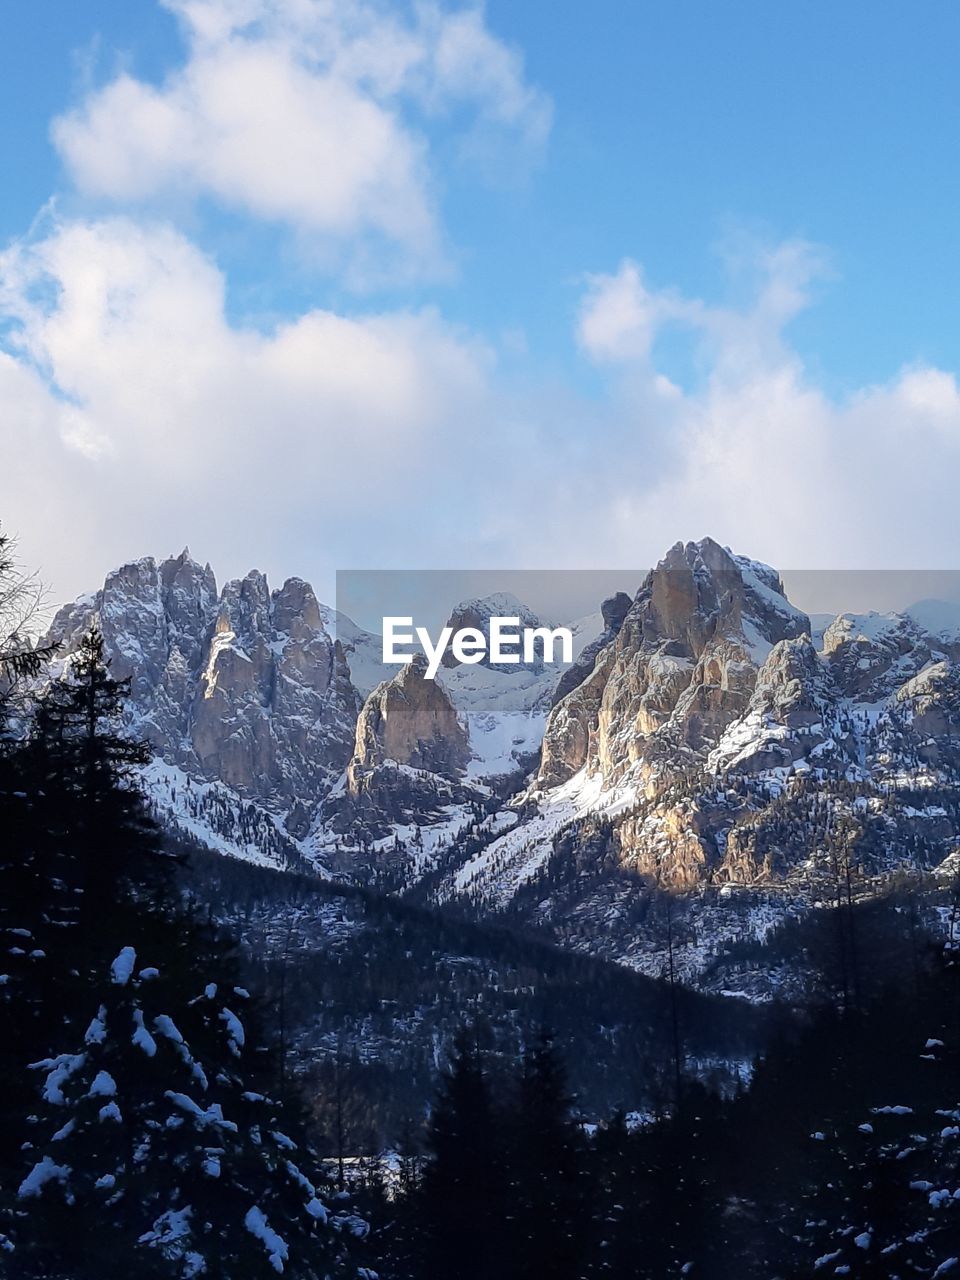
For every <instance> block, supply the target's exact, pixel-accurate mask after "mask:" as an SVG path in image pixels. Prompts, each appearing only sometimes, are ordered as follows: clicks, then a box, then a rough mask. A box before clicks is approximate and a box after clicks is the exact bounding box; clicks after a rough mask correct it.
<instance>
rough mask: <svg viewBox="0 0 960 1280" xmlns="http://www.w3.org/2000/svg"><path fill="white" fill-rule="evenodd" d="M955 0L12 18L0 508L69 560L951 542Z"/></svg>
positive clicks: (890, 564)
mask: <svg viewBox="0 0 960 1280" xmlns="http://www.w3.org/2000/svg"><path fill="white" fill-rule="evenodd" d="M958 46H960V9H958V8H957V6H956V5H954V4H951V3H949V2H948V0H942V2H939V3H929V2H924V0H921V2H920V3H914V4H910V5H907V4H905V3H888V2H885V0H879V2H874V3H870V4H867V3H859V2H857V0H849V3H845V4H844V5H842V6H841V5H836V4H833V3H831V4H826V3H819V2H818V0H810V2H807V3H804V4H802V5H801V4H779V5H770V4H769V3H767V2H766V0H750V2H747V0H728V2H727V3H724V4H722V5H717V4H713V3H708V2H707V0H698V2H694V0H672V2H671V3H665V2H664V3H638V4H624V3H622V0H620V2H618V3H613V2H612V0H596V2H595V3H594V4H592V5H589V6H584V5H574V4H572V3H568V0H551V3H549V4H548V3H546V0H524V3H522V4H517V3H515V2H514V3H507V2H506V0H490V2H489V3H488V4H486V5H485V6H479V5H475V4H453V3H441V2H440V0H423V3H415V4H405V3H397V2H392V0H163V2H162V3H159V2H157V0H86V2H85V3H84V4H83V5H77V4H74V3H68V2H67V0H46V2H45V3H44V4H43V5H32V6H29V5H19V6H8V10H7V12H6V13H5V15H4V38H3V40H2V41H0V166H2V169H0V171H2V173H3V200H2V201H0V442H2V449H3V452H2V458H3V464H2V467H0V520H2V521H3V525H4V527H5V528H6V529H8V530H10V531H13V532H15V533H17V534H18V535H19V539H20V550H21V554H22V557H23V558H24V560H25V561H27V563H29V564H32V565H36V566H38V567H39V568H40V569H41V572H42V574H43V576H44V578H45V580H46V581H47V583H48V584H49V587H50V591H51V594H52V595H53V597H54V598H56V599H61V600H62V599H67V598H70V597H72V596H74V595H76V594H78V593H79V592H82V591H85V590H90V589H92V588H94V587H95V586H96V585H98V584H99V582H100V581H101V580H102V578H103V576H104V574H105V572H107V571H108V570H109V569H110V568H112V567H114V566H115V565H117V564H119V563H121V562H122V561H125V560H129V559H131V558H135V557H137V556H140V555H145V554H154V555H158V556H162V555H167V554H170V553H176V552H178V551H179V550H180V549H181V548H182V547H183V545H184V544H189V546H190V548H191V550H192V552H193V553H194V555H196V556H197V557H198V558H199V559H201V560H209V561H210V562H211V563H212V564H213V566H214V568H215V569H216V571H217V574H218V578H220V579H221V580H222V579H224V578H226V577H229V576H234V575H237V574H242V573H244V572H245V571H246V570H247V569H249V568H251V567H253V566H256V567H258V568H261V569H264V570H266V571H267V573H268V574H269V575H270V577H271V580H272V581H274V582H275V583H279V581H280V580H281V579H282V578H283V577H284V576H286V575H289V574H299V575H301V576H303V577H306V578H308V579H310V580H311V581H313V582H314V583H315V585H316V586H317V588H318V590H319V591H320V592H321V594H325V595H326V597H327V598H328V599H329V598H332V591H333V580H334V573H335V571H336V570H337V569H347V568H371V569H372V568H377V569H381V568H454V567H466V568H476V569H479V568H571V569H574V568H578V569H582V568H589V569H593V570H606V569H617V568H620V567H623V568H632V567H634V566H637V565H644V564H649V563H653V562H655V561H656V560H657V559H658V558H659V556H660V555H661V554H662V553H663V552H664V551H665V549H666V548H667V547H668V546H670V545H671V544H672V543H673V542H675V541H677V540H678V539H690V538H700V537H702V536H704V535H707V534H709V535H710V536H712V537H714V538H716V539H717V540H718V541H720V542H721V543H723V544H725V545H731V546H733V547H734V549H735V550H737V551H740V552H743V553H746V554H749V555H751V556H753V557H755V558H759V559H763V560H766V561H768V562H770V563H773V564H775V565H777V566H778V567H780V568H783V569H785V570H804V569H813V568H817V569H848V568H868V569H902V568H925V569H951V568H957V567H958V560H960V556H958V534H957V521H956V515H955V497H954V491H955V488H956V479H957V475H958V471H960V468H958V462H960V392H958V387H957V381H956V376H957V370H958V364H960V354H958V336H960V333H958V322H957V307H956V299H957V297H958V296H960V235H958V231H957V228H958V227H960V208H958V204H960V183H958V179H957V176H956V175H957V172H958V158H960V157H958V154H957V152H958V146H960V144H958V134H957V129H956V121H957V119H960V80H958V78H957V77H956V75H955V62H956V52H957V49H958Z"/></svg>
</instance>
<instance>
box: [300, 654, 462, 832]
mask: <svg viewBox="0 0 960 1280" xmlns="http://www.w3.org/2000/svg"><path fill="white" fill-rule="evenodd" d="M426 667H427V661H426V658H425V657H424V656H423V655H422V654H418V655H417V656H416V657H414V658H413V660H412V661H410V662H408V663H406V664H405V665H404V666H402V667H401V668H400V670H399V671H398V672H397V674H396V675H395V676H394V677H393V678H392V679H391V680H384V681H383V682H382V683H380V684H378V685H377V687H376V688H375V689H374V690H373V691H372V692H371V694H370V695H369V697H368V698H367V700H366V701H365V702H364V704H363V707H362V709H361V711H360V714H359V716H358V718H357V730H356V739H355V743H354V750H353V756H352V758H351V760H350V763H349V764H348V765H347V771H346V776H345V783H344V785H343V786H342V787H340V788H338V789H337V790H336V791H335V792H334V793H333V794H332V795H331V796H330V798H329V799H328V800H327V802H326V803H325V804H324V806H323V811H322V816H323V823H324V827H325V830H326V832H327V833H328V835H329V833H336V835H337V838H338V845H339V844H343V845H346V846H347V847H355V848H362V847H366V846H369V844H370V843H371V842H372V841H382V840H383V839H384V838H385V837H387V836H389V834H390V832H391V831H396V830H397V828H403V827H411V826H417V827H419V826H421V825H427V824H430V823H431V822H434V821H436V820H438V819H439V818H440V817H441V816H442V815H443V813H444V812H445V811H446V810H447V809H448V808H449V807H450V806H453V805H459V804H464V803H466V802H467V801H469V800H470V799H472V798H476V796H477V795H478V792H477V791H476V790H475V789H474V788H472V787H471V786H469V785H467V784H464V783H463V782H462V781H461V779H462V776H463V773H464V770H465V768H466V766H467V763H468V761H469V759H470V743H469V737H468V734H467V730H466V729H465V728H464V727H463V725H462V724H461V723H460V720H459V718H458V716H457V712H456V709H455V707H454V705H453V703H452V702H451V700H450V698H449V696H448V694H447V693H446V691H445V690H444V688H443V686H442V685H441V684H440V683H439V681H437V680H428V679H426V677H425V671H426Z"/></svg>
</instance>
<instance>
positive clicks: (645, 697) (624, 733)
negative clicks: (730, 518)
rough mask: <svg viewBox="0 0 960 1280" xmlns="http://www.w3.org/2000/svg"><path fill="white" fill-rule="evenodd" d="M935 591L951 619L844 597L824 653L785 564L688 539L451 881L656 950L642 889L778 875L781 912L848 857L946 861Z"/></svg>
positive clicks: (564, 932) (557, 719)
mask: <svg viewBox="0 0 960 1280" xmlns="http://www.w3.org/2000/svg"><path fill="white" fill-rule="evenodd" d="M934 603H935V602H924V611H925V614H926V615H929V617H931V618H932V619H933V620H934V621H935V622H936V627H935V629H928V628H927V627H926V626H925V625H924V623H923V621H922V620H921V616H920V611H919V609H918V610H912V611H911V612H910V613H905V614H902V615H901V614H890V615H884V616H880V615H877V614H862V615H855V614H842V615H840V617H838V618H836V619H835V620H833V622H832V623H831V624H830V625H829V626H828V627H827V628H826V629H825V632H824V633H823V646H822V648H820V649H818V648H817V647H816V646H815V645H814V643H813V640H812V638H811V634H810V623H809V620H808V619H807V617H806V616H805V615H804V614H803V613H802V612H800V611H799V610H798V609H796V608H795V607H794V606H793V605H792V604H791V603H790V602H789V601H788V600H787V598H786V596H785V594H784V590H783V586H782V584H781V581H780V579H779V577H778V575H777V574H776V573H775V572H774V570H772V569H769V568H768V567H766V566H764V565H761V564H758V563H756V562H755V561H752V560H748V559H746V558H744V557H741V556H736V555H734V554H733V553H732V552H730V551H728V550H725V549H723V548H721V547H719V546H718V545H717V544H716V543H715V542H713V541H711V540H709V539H706V540H704V541H703V542H699V543H687V544H686V545H681V544H678V545H677V546H675V547H673V548H672V549H671V550H670V551H669V552H668V553H667V555H666V556H665V557H664V559H663V560H662V561H661V563H660V564H659V565H658V566H657V568H656V569H654V570H653V571H652V573H650V574H649V575H648V576H647V578H646V579H645V581H644V582H643V584H642V586H641V588H640V590H639V591H638V593H637V596H636V598H635V600H633V601H632V602H631V604H630V607H629V609H628V610H627V612H626V614H625V616H624V617H623V619H622V622H621V624H620V625H619V627H616V628H615V629H614V628H613V627H611V631H613V634H612V635H608V634H607V633H606V632H605V634H604V637H603V642H601V643H600V644H598V645H596V646H595V647H594V648H592V649H591V650H590V652H589V653H588V654H587V658H586V661H584V662H583V663H582V664H580V666H579V669H577V670H576V671H571V672H568V673H567V675H566V676H565V677H564V682H565V683H563V684H561V686H560V688H559V689H558V695H559V696H558V698H557V700H556V702H555V705H554V706H553V709H552V711H551V713H550V716H549V719H548V722H547V725H546V729H545V733H544V740H543V746H542V753H541V763H540V768H539V772H538V774H537V777H536V779H535V780H534V782H533V784H532V785H531V786H530V787H529V788H528V789H527V791H526V792H525V794H524V797H523V800H524V806H523V811H522V812H523V820H522V821H521V822H519V823H518V824H517V825H516V827H515V828H513V829H512V830H511V831H510V832H509V833H507V834H505V835H503V836H501V837H499V838H498V839H497V840H495V841H493V842H492V843H490V844H488V845H486V846H485V847H484V849H483V850H482V852H481V853H479V854H476V855H474V856H472V857H471V858H469V859H468V860H467V861H466V862H465V864H464V865H463V866H462V867H460V868H459V869H458V871H457V874H456V877H455V878H453V877H451V880H450V883H449V885H448V886H447V887H446V888H445V889H442V890H441V893H442V895H443V896H445V898H456V897H458V896H460V897H467V898H469V899H471V900H472V901H474V902H477V903H480V904H486V903H490V902H493V903H495V905H496V908H497V909H500V910H504V909H509V910H511V911H513V912H515V913H519V915H520V918H521V919H525V920H528V921H529V922H531V923H536V924H537V925H538V926H542V925H543V924H544V923H545V922H549V923H551V924H552V925H553V926H555V928H556V929H557V936H558V937H559V938H570V937H574V938H577V939H578V940H580V941H578V944H577V945H582V946H584V947H587V948H589V949H593V950H597V951H599V953H601V954H616V955H618V956H620V957H623V956H627V955H629V956H632V957H636V956H637V955H638V954H640V953H642V951H643V947H642V945H641V944H640V943H639V942H638V940H637V938H636V937H635V936H634V934H633V932H632V928H633V926H632V923H631V922H635V921H636V920H637V919H642V918H643V911H642V909H641V907H640V906H639V905H638V901H639V900H638V897H637V895H638V893H642V892H643V886H647V888H648V889H649V887H651V886H653V887H657V888H660V889H666V890H669V891H671V892H675V891H684V892H688V891H692V890H696V891H698V892H699V891H702V893H703V894H705V895H707V896H705V897H704V898H703V901H704V902H705V903H706V902H708V901H709V895H710V894H711V893H712V894H714V895H719V894H725V893H728V892H729V891H731V890H733V889H734V888H735V887H736V888H738V889H742V890H749V891H750V892H751V893H758V892H759V893H763V892H767V891H772V890H773V889H776V891H777V893H778V894H779V897H778V898H777V899H776V901H777V902H778V903H779V904H780V905H779V906H775V907H773V908H770V903H769V901H767V900H765V905H764V907H763V910H764V911H766V910H768V909H772V910H775V911H776V910H783V909H784V908H783V904H784V903H788V902H796V901H798V899H800V898H802V897H803V895H804V894H809V895H810V897H811V898H812V899H813V900H817V899H818V898H820V899H822V898H823V897H824V896H825V897H826V898H827V899H829V897H830V894H831V893H832V892H833V890H832V889H831V885H834V884H835V881H836V876H837V874H838V873H837V868H838V866H850V867H852V868H854V870H853V872H852V874H853V876H854V878H855V879H856V880H857V882H858V883H864V884H866V883H868V882H870V880H871V878H875V877H882V876H884V875H887V874H889V873H890V872H891V871H892V870H894V869H895V868H897V867H900V866H901V865H902V864H903V863H904V861H908V862H909V863H910V864H911V865H912V866H916V867H919V868H932V867H936V866H939V865H940V864H941V863H943V864H944V865H947V864H948V863H949V859H950V858H951V857H952V856H953V852H954V850H955V849H956V848H957V846H958V844H960V800H958V798H957V797H958V795H960V626H952V625H951V619H950V613H949V609H948V607H947V606H942V607H934ZM587 668H589V669H587ZM541 877H542V881H541ZM537 886H541V887H537ZM785 889H790V890H792V895H793V896H792V895H791V893H785V892H784V890H785ZM724 900H726V899H724ZM631 904H632V905H631ZM702 914H704V915H705V916H710V917H711V920H712V921H713V923H712V924H711V926H710V927H711V928H715V927H717V926H718V923H719V917H716V916H715V915H711V910H709V909H708V908H707V907H704V910H703V913H702ZM723 927H726V926H723ZM611 936H613V937H615V938H616V942H611V941H609V939H610V937H611ZM714 936H718V935H714ZM691 948H693V943H691ZM702 959H703V956H702V955H701V959H700V960H698V961H697V962H696V963H698V964H699V963H701V962H702ZM632 962H633V960H631V963H632ZM654 962H655V963H657V964H658V963H659V959H657V960H655V961H654ZM655 971H656V970H655Z"/></svg>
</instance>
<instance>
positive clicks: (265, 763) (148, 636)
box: [50, 550, 359, 835]
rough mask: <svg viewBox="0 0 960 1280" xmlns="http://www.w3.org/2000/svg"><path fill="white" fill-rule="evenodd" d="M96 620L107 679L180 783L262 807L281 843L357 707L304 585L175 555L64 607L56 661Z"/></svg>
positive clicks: (346, 741)
mask: <svg viewBox="0 0 960 1280" xmlns="http://www.w3.org/2000/svg"><path fill="white" fill-rule="evenodd" d="M94 622H96V623H98V624H99V625H100V627H101V629H102V631H103V634H104V639H105V641H106V649H107V653H108V655H109V656H110V658H111V662H112V667H113V670H114V671H115V672H116V674H118V675H120V676H130V677H131V700H130V705H129V708H128V717H129V720H130V724H131V727H132V728H133V729H134V730H135V731H136V732H137V733H138V734H140V735H142V736H144V737H146V738H147V739H148V740H149V741H150V742H151V744H152V745H153V747H154V749H155V751H156V753H157V755H158V756H159V757H160V758H161V759H163V760H166V761H168V762H169V763H171V764H174V765H177V766H178V767H179V768H181V769H183V770H184V771H185V772H186V773H187V774H188V775H192V776H195V777H197V778H200V779H205V780H209V781H217V782H223V783H225V784H227V785H228V786H229V787H230V788H232V789H233V790H234V791H235V792H236V793H237V794H238V795H239V796H241V797H245V798H251V799H256V800H259V801H263V802H264V803H266V804H267V805H268V806H270V807H271V808H273V809H274V810H275V811H276V813H277V815H278V816H279V817H280V818H281V820H282V821H284V822H286V823H288V824H289V825H288V830H289V831H290V834H291V835H299V834H302V832H303V831H304V830H305V829H306V826H307V825H308V824H309V812H310V810H311V807H315V805H316V804H317V802H319V800H320V799H321V798H322V796H324V795H325V794H326V792H327V791H328V790H329V788H330V786H331V785H332V783H333V782H334V781H335V780H336V778H337V777H338V776H339V775H340V773H341V772H342V770H343V769H344V767H345V765H346V763H347V761H348V760H349V758H350V755H351V752H352V749H353V742H354V727H355V723H356V716H357V711H358V707H359V698H358V696H357V693H356V691H355V690H354V688H353V686H352V684H351V682H350V673H349V670H348V667H347V663H346V660H345V658H344V655H343V651H342V650H341V649H340V647H339V645H338V644H337V642H336V641H335V640H334V638H333V637H332V636H331V635H330V633H329V632H328V630H327V628H326V626H325V625H324V622H323V619H322V617H321V613H320V609H319V606H318V604H317V600H316V597H315V596H314V594H313V591H312V590H311V588H310V587H309V586H308V584H307V583H305V582H303V581H301V580H300V579H299V578H291V579H289V580H288V581H287V582H285V583H284V584H283V586H282V587H281V588H280V589H279V590H278V591H273V592H271V590H270V588H269V586H268V584H267V580H266V578H265V577H264V575H263V574H261V573H257V572H252V573H249V574H248V575H247V576H246V577H245V578H243V579H242V580H238V581H233V582H228V583H227V584H226V585H225V586H224V588H223V590H222V591H221V592H220V593H219V594H218V592H217V586H216V581H215V579H214V575H213V571H212V570H211V569H210V566H209V565H206V566H204V567H202V568H201V566H200V565H198V564H197V563H196V561H194V560H193V559H192V558H191V557H190V554H189V551H186V550H185V551H184V552H183V553H182V554H181V555H180V556H177V557H175V558H172V559H169V560H165V561H162V562H160V563H157V562H156V561H155V560H154V559H153V558H152V557H147V558H145V559H142V560H138V561H134V562H132V563H131V564H127V565H124V566H123V567H122V568H120V569H118V570H116V571H115V572H114V573H111V574H110V575H109V576H108V577H107V579H106V581H105V582H104V585H103V587H102V588H101V590H100V591H98V592H97V593H96V594H95V595H94V596H89V597H85V598H84V599H82V600H79V601H77V602H75V603H74V604H72V605H68V606H67V607H66V608H64V609H61V610H60V612H59V613H58V614H57V615H56V617H55V618H54V621H53V624H52V626H51V628H50V638H51V639H58V640H60V641H62V643H63V645H64V652H65V653H67V654H69V652H70V651H71V650H72V649H73V648H74V647H75V646H76V644H77V643H78V642H79V639H80V636H81V635H82V634H83V632H84V631H85V630H87V629H88V628H89V627H90V625H91V624H93V623H94Z"/></svg>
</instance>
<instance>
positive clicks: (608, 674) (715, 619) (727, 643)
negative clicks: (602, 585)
mask: <svg viewBox="0 0 960 1280" xmlns="http://www.w3.org/2000/svg"><path fill="white" fill-rule="evenodd" d="M809 628H810V624H809V620H808V619H807V617H806V615H805V614H802V613H801V612H800V611H799V610H797V609H795V608H794V607H793V606H792V605H791V604H790V603H789V602H788V600H787V599H786V597H785V595H784V593H783V587H782V585H781V583H780V580H779V577H778V576H777V575H776V573H774V571H773V570H771V569H768V568H767V567H766V566H765V565H759V564H757V563H755V562H754V561H748V560H745V559H743V558H742V557H734V556H733V555H731V554H730V553H729V552H727V551H725V550H724V549H723V548H722V547H720V546H718V545H717V543H715V542H713V541H712V540H711V539H709V538H707V539H704V540H703V541H702V542H699V543H687V544H686V545H683V544H681V543H677V545H676V546H675V547H672V548H671V550H670V551H669V552H668V553H667V555H666V556H665V558H664V559H663V560H662V561H661V562H660V564H659V565H658V566H657V568H656V569H654V570H653V572H652V573H650V574H649V575H648V576H647V578H646V580H645V581H644V583H643V585H642V587H641V588H640V591H639V592H638V594H637V598H636V600H635V601H634V602H633V604H632V605H631V607H630V609H629V610H628V611H627V612H626V615H625V616H624V617H623V620H622V622H621V624H620V626H619V628H618V630H617V632H616V635H615V638H613V639H612V640H611V641H610V642H609V643H608V644H607V645H606V646H605V647H602V648H601V649H600V650H599V652H598V653H597V654H596V657H595V658H594V666H593V670H592V671H591V672H590V674H589V675H587V676H586V677H585V678H584V679H583V680H582V681H581V682H580V684H579V685H578V686H577V687H576V688H574V689H573V690H572V691H571V692H570V693H569V694H567V695H566V696H565V697H563V698H561V700H560V701H559V702H558V704H557V706H556V707H555V708H554V712H553V715H552V716H551V718H550V721H549V723H548V725H547V729H546V733H545V735H544V743H543V759H542V766H541V773H540V782H541V784H543V785H547V786H551V785H556V784H557V783H560V782H563V781H565V780H566V779H567V778H569V777H571V776H572V775H573V774H575V773H577V772H578V771H579V770H580V769H582V768H584V767H585V766H586V767H587V768H588V769H590V770H596V769H599V770H600V771H601V772H602V773H603V776H604V779H605V780H606V781H608V782H615V781H617V780H618V779H619V778H620V777H623V776H625V775H626V774H627V773H628V772H629V771H631V770H633V769H634V766H636V765H638V763H641V762H642V763H643V764H644V765H645V766H646V773H647V775H648V776H649V777H650V778H651V780H652V778H653V776H654V775H655V774H656V773H657V772H658V761H660V760H661V759H662V758H663V757H664V756H667V757H669V758H670V759H671V760H672V761H674V762H675V761H676V760H677V759H678V758H680V759H682V758H684V757H687V756H690V755H691V753H697V752H703V751H704V750H706V749H708V748H710V747H712V746H714V745H715V744H716V743H717V741H718V740H719V738H720V736H721V735H722V733H723V732H724V730H725V729H726V728H727V726H728V725H729V724H730V723H731V722H732V721H733V720H734V719H736V718H737V717H738V716H739V715H741V714H742V713H743V712H744V711H745V709H746V707H747V704H748V702H749V699H750V696H751V694H752V692H753V689H754V686H755V684H756V679H757V672H758V669H759V666H760V664H761V663H762V662H763V661H764V660H765V658H766V657H767V656H768V654H769V653H770V651H771V649H772V648H773V646H774V645H776V644H777V643H778V642H779V641H781V640H785V639H792V638H795V637H797V636H801V635H803V634H804V633H805V632H808V631H809Z"/></svg>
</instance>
